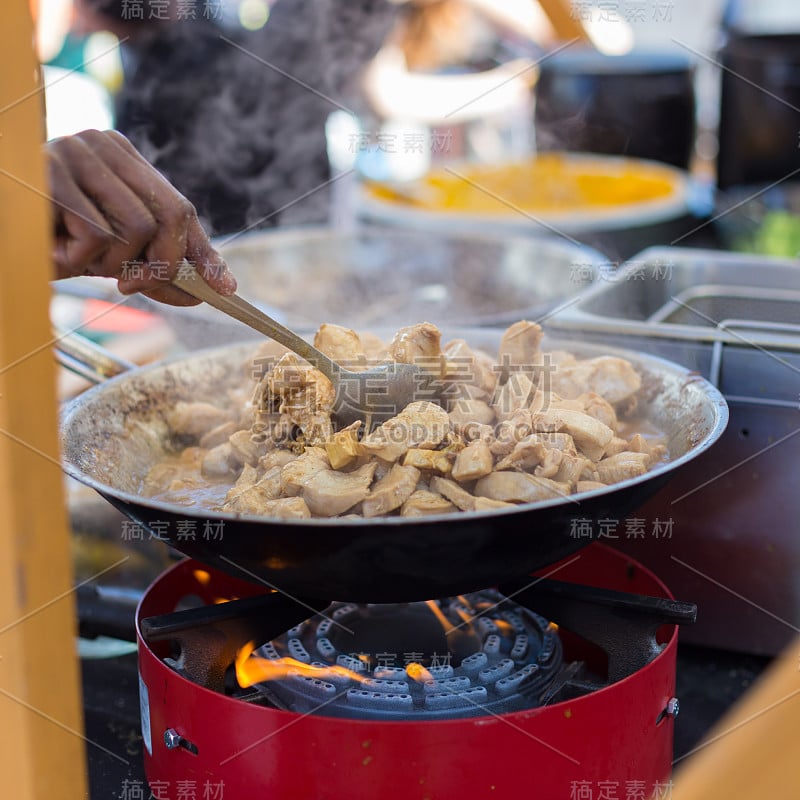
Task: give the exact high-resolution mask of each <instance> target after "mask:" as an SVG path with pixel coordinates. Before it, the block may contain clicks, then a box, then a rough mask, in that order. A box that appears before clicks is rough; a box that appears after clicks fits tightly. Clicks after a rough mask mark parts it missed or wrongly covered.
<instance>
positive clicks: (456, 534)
mask: <svg viewBox="0 0 800 800" xmlns="http://www.w3.org/2000/svg"><path fill="white" fill-rule="evenodd" d="M448 333H453V334H455V335H458V336H462V337H463V338H465V339H467V341H469V342H470V343H471V344H473V345H474V346H480V347H484V348H486V349H487V350H488V351H489V352H496V350H497V345H498V344H499V339H500V332H499V331H494V330H486V329H483V330H472V331H466V332H465V331H455V332H448ZM555 346H558V347H559V348H563V349H568V350H572V351H573V352H575V353H576V354H579V355H581V356H587V357H591V356H594V355H601V354H608V353H613V354H616V355H621V356H623V357H625V358H628V359H630V360H631V361H632V362H633V363H635V364H636V366H637V367H638V369H639V370H640V371H641V373H642V375H643V377H644V384H643V387H642V390H641V396H640V407H641V409H642V412H643V417H644V419H645V420H646V421H647V422H649V423H652V424H654V425H655V426H656V427H658V428H660V429H661V430H662V431H663V432H664V433H665V434H666V435H667V438H668V446H669V451H670V454H671V456H672V461H671V462H670V463H668V464H663V465H660V466H658V467H656V468H655V469H653V470H652V471H651V472H649V473H647V474H645V475H643V476H641V477H638V478H634V479H631V480H627V481H624V482H622V483H618V484H616V485H614V486H610V487H608V488H605V489H602V490H596V491H592V492H587V493H584V494H581V495H578V496H575V497H569V498H558V499H554V500H549V501H546V502H541V503H533V504H527V505H521V506H518V507H516V508H514V509H510V510H506V509H503V510H498V511H493V512H472V513H458V514H451V515H445V516H439V517H429V518H416V519H410V518H403V517H387V518H378V519H310V520H292V521H284V520H271V519H267V518H253V517H250V518H248V517H240V516H236V515H234V514H231V513H222V512H213V511H207V510H205V509H202V508H186V507H183V506H178V505H171V504H167V503H163V502H156V501H154V500H150V499H148V498H145V497H142V496H141V495H140V493H139V492H140V487H141V483H142V480H143V478H144V476H145V474H146V473H147V471H148V469H149V468H150V467H151V466H152V465H153V464H155V463H156V462H157V461H159V460H161V459H162V458H163V457H164V455H165V453H166V450H165V447H166V446H167V445H168V431H167V425H166V423H165V421H164V419H165V416H166V413H167V411H168V410H169V409H170V408H171V407H172V406H174V404H175V403H176V402H178V401H179V400H200V399H207V400H210V401H212V402H213V401H215V400H217V401H218V400H219V398H220V397H223V396H224V393H225V390H226V388H228V387H231V386H234V385H236V384H240V383H241V379H242V370H243V368H244V367H243V365H244V364H245V361H246V359H247V358H248V356H249V355H250V353H252V351H253V345H252V343H251V344H246V345H236V346H232V347H226V348H223V349H218V350H213V351H205V352H200V353H196V354H193V355H192V356H189V357H182V358H180V359H178V360H174V361H170V362H166V363H162V364H158V365H154V366H149V367H146V368H141V369H137V370H134V371H132V372H128V373H125V374H122V375H119V376H117V377H116V378H113V379H111V380H108V381H106V382H105V383H103V384H101V385H99V386H96V387H94V388H92V389H90V390H89V391H87V392H86V393H84V394H83V395H81V396H80V397H78V398H76V399H75V400H73V401H72V402H71V403H70V404H69V406H68V407H67V408H66V409H65V410H64V413H63V416H62V422H61V444H62V452H63V459H64V465H65V469H66V471H67V472H68V473H69V474H70V475H72V476H73V477H75V478H77V479H78V480H80V481H82V482H83V483H85V484H87V485H88V486H91V487H92V488H94V489H96V490H97V491H98V492H99V493H100V494H101V495H102V496H103V497H105V498H106V499H107V500H108V501H109V502H111V503H112V504H113V505H114V506H116V507H117V508H119V509H120V510H121V511H122V512H124V513H125V514H126V515H127V516H128V517H129V518H131V519H132V520H135V521H137V522H139V523H140V524H141V525H143V526H144V527H145V528H146V529H148V530H150V531H151V532H152V533H153V536H154V538H155V537H158V538H159V539H162V540H164V541H167V542H168V543H169V544H170V545H172V546H173V547H174V548H176V549H177V550H179V551H181V552H183V553H185V554H187V555H189V556H192V557H194V558H197V559H199V560H200V561H203V562H205V563H207V564H210V565H212V566H214V567H217V568H219V569H221V570H223V571H225V572H228V573H231V574H234V575H237V576H238V577H243V578H245V579H247V580H250V581H259V582H262V583H263V584H264V585H265V586H267V587H273V588H275V589H277V590H280V591H281V592H284V593H286V594H289V595H292V596H298V595H299V596H304V597H309V598H323V599H328V600H349V601H358V602H404V601H412V600H419V599H426V598H433V597H445V596H450V595H454V594H459V593H463V592H469V591H474V590H477V589H481V588H485V587H487V586H493V585H496V584H498V583H500V582H503V581H508V580H513V579H516V578H521V577H524V576H526V575H529V574H530V573H531V572H532V571H533V570H536V569H539V568H541V567H543V566H546V565H548V564H552V563H554V562H556V561H558V560H559V559H561V558H563V557H565V556H567V555H569V554H571V553H573V552H575V551H577V550H579V549H580V548H581V547H582V546H584V545H585V544H587V543H588V541H589V539H587V538H581V537H577V536H576V535H575V533H576V532H577V531H578V530H579V529H580V528H581V527H583V529H584V530H585V529H586V526H587V524H588V525H589V526H592V528H591V529H593V530H595V531H596V530H597V527H596V523H597V521H598V520H600V519H616V520H622V519H624V517H625V516H626V515H627V514H629V513H630V512H632V511H633V510H635V509H636V508H637V507H638V506H639V505H641V504H642V503H643V502H644V501H645V500H646V499H647V498H649V497H650V496H651V495H652V494H653V493H654V492H656V491H657V490H658V489H659V488H660V487H661V486H662V485H663V484H664V483H665V482H666V481H667V480H668V479H669V478H670V476H671V474H672V473H673V472H674V471H675V470H677V469H680V468H681V467H683V465H684V464H686V463H687V462H688V461H690V460H692V459H694V458H695V457H696V456H697V455H699V454H700V453H702V452H703V451H704V450H706V449H707V448H708V447H710V446H711V444H713V442H714V441H715V440H716V439H717V438H718V437H719V436H720V434H721V433H722V431H723V430H724V428H725V425H726V423H727V420H728V411H727V406H726V404H725V400H724V399H723V397H722V395H721V394H720V393H719V392H718V391H717V390H716V389H715V388H714V387H713V386H712V385H711V384H710V383H708V382H707V381H705V380H704V379H702V378H700V377H699V376H697V375H696V374H694V373H690V372H688V371H687V370H685V369H683V368H682V367H680V366H677V365H675V364H672V363H670V362H668V361H664V360H662V359H659V358H655V357H652V356H647V355H644V354H641V353H634V352H627V351H623V350H613V349H610V348H608V347H598V346H590V345H586V344H583V343H577V342H558V343H555V342H546V343H545V347H555ZM578 523H580V524H578Z"/></svg>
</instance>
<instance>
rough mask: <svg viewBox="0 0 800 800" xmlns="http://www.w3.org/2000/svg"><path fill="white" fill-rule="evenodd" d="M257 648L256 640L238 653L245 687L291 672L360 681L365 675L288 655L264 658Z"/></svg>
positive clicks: (238, 669) (238, 671) (239, 676)
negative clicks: (311, 662)
mask: <svg viewBox="0 0 800 800" xmlns="http://www.w3.org/2000/svg"><path fill="white" fill-rule="evenodd" d="M255 648H256V643H255V642H248V643H247V644H246V645H245V646H244V647H242V648H241V649H240V650H239V652H238V653H236V661H235V667H236V680H237V681H239V686H241V687H242V688H243V689H246V688H247V687H248V686H252V685H253V684H254V683H262V682H263V681H274V680H277V679H280V678H286V677H287V676H288V675H290V674H298V675H305V676H307V677H312V678H321V679H322V680H325V678H326V677H331V678H333V677H339V678H350V679H351V680H354V681H357V682H359V683H360V682H361V681H363V680H364V676H363V675H359V674H358V673H357V672H354V671H353V670H350V669H346V668H345V667H340V666H331V667H314V666H312V665H311V664H304V663H303V662H302V661H298V660H297V659H295V658H288V657H286V658H275V659H272V658H262V657H261V656H256V655H253V651H254V650H255Z"/></svg>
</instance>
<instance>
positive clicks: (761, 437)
mask: <svg viewBox="0 0 800 800" xmlns="http://www.w3.org/2000/svg"><path fill="white" fill-rule="evenodd" d="M548 326H549V329H550V330H551V331H553V330H558V331H559V332H563V333H566V332H569V334H570V336H572V337H573V338H574V336H575V333H576V332H577V331H580V332H583V334H584V335H585V336H586V338H587V339H591V340H592V341H593V342H605V343H607V344H608V345H609V346H624V347H628V348H632V349H639V350H645V351H647V352H649V353H653V354H655V355H659V356H662V357H664V358H669V359H671V360H673V361H676V362H678V363H680V364H682V365H684V366H686V367H689V368H690V369H694V370H696V371H698V372H699V373H701V374H702V375H704V376H705V377H706V378H708V379H710V380H711V381H712V382H713V383H714V384H715V385H717V386H718V388H720V390H721V391H722V392H723V394H724V395H725V398H726V400H727V401H728V405H729V408H730V424H729V425H728V429H727V430H726V432H725V433H724V434H723V436H722V438H721V439H720V440H719V442H718V443H717V444H716V445H715V446H714V447H713V448H712V449H711V451H710V452H709V453H707V454H705V456H704V457H703V458H701V459H698V460H697V461H696V462H694V463H693V465H692V467H691V469H688V470H687V471H686V472H684V473H683V474H682V475H679V476H676V479H675V480H674V481H673V482H672V483H670V484H669V486H668V487H666V488H665V489H664V490H663V491H662V492H660V493H659V494H658V496H657V497H655V498H654V499H653V500H652V501H651V502H650V503H648V505H647V506H645V508H643V509H640V510H639V511H638V512H637V514H636V517H637V518H639V519H643V520H645V523H644V529H645V530H646V531H647V533H646V535H645V536H643V537H636V538H634V537H629V536H626V533H625V531H627V530H628V528H627V526H622V525H621V526H620V530H621V531H622V532H621V533H620V536H619V540H618V541H616V542H612V544H616V545H618V546H619V547H620V548H621V549H623V550H625V551H626V552H629V553H630V554H631V555H632V556H634V557H636V558H638V559H640V560H642V561H643V562H644V563H645V564H647V565H648V566H651V567H652V568H653V569H654V571H655V572H656V573H657V574H658V575H659V576H660V577H662V578H663V579H664V580H665V581H666V582H667V584H668V585H669V586H670V588H671V589H672V590H673V592H674V593H675V594H676V595H677V596H680V597H681V599H686V600H693V601H695V602H697V603H698V607H699V613H698V621H697V624H696V625H694V626H689V627H687V628H685V629H684V630H682V631H681V637H682V638H683V639H684V640H687V641H694V642H698V643H701V644H705V645H711V646H718V647H725V648H730V649H737V650H745V651H749V652H759V653H777V652H778V651H779V650H781V649H782V648H783V647H784V646H785V645H786V644H787V643H788V642H789V641H790V640H791V638H792V637H793V636H794V635H795V634H796V631H797V630H798V629H800V535H798V534H799V533H800V522H799V521H800V469H798V468H797V463H798V457H800V404H799V403H798V401H799V400H800V262H797V261H791V260H784V259H771V258H767V257H761V256H749V255H745V254H734V253H719V252H716V251H706V250H692V249H682V248H663V247H657V248H650V249H648V250H645V251H643V252H642V253H640V254H639V255H638V256H636V257H634V258H633V259H631V260H630V261H629V262H627V263H626V264H625V265H623V266H622V267H621V268H620V270H619V272H618V273H617V274H615V275H614V276H612V277H611V278H608V279H604V280H601V281H600V282H598V283H597V284H595V285H594V286H592V287H590V288H588V289H587V290H586V291H585V292H583V293H582V294H581V295H580V297H579V298H578V300H577V301H576V302H574V303H572V304H571V305H570V306H569V307H568V308H565V309H564V310H563V311H562V312H561V313H560V314H557V315H556V316H554V317H553V318H552V319H551V320H550V321H549V323H548ZM658 522H660V524H661V532H662V535H661V536H653V535H651V531H652V527H653V526H654V525H655V524H656V523H658ZM666 524H668V526H669V538H667V537H665V536H664V535H663V531H664V527H665V525H666ZM640 528H641V526H639V527H637V528H636V529H637V530H639V529H640Z"/></svg>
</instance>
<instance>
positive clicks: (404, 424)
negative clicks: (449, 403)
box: [361, 400, 450, 461]
mask: <svg viewBox="0 0 800 800" xmlns="http://www.w3.org/2000/svg"><path fill="white" fill-rule="evenodd" d="M449 432H450V418H449V417H448V416H447V412H446V411H445V410H444V409H443V408H442V407H441V406H437V405H436V404H435V403H429V402H427V401H424V400H420V401H417V402H414V403H409V404H408V405H407V406H406V407H405V408H404V409H403V410H402V411H401V412H400V413H399V414H398V415H397V416H396V417H392V418H391V419H389V420H387V421H386V422H384V423H383V425H381V426H379V427H378V428H376V429H375V430H374V431H373V432H372V433H371V434H370V435H369V436H367V437H366V438H365V439H364V440H363V441H362V442H361V447H362V451H363V452H365V453H368V454H370V455H375V456H377V457H378V458H381V459H383V460H384V461H397V460H398V459H399V458H400V457H401V456H403V455H404V454H405V453H406V451H407V450H410V449H411V448H412V447H421V448H423V449H426V450H427V449H432V448H434V447H437V446H438V445H439V444H441V443H442V442H443V441H444V439H445V437H446V436H447V434H448V433H449Z"/></svg>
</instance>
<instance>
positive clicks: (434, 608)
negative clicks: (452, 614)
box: [425, 600, 453, 633]
mask: <svg viewBox="0 0 800 800" xmlns="http://www.w3.org/2000/svg"><path fill="white" fill-rule="evenodd" d="M425 605H426V606H428V608H429V609H430V610H431V613H432V614H433V616H434V617H436V619H438V620H439V623H440V624H441V626H442V628H444V632H445V633H449V632H450V631H451V630H453V625H452V623H451V622H450V620H449V619H447V617H446V616H445V615H444V613H443V612H442V609H441V608H439V604H438V603H437V602H436V601H435V600H426V601H425Z"/></svg>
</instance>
